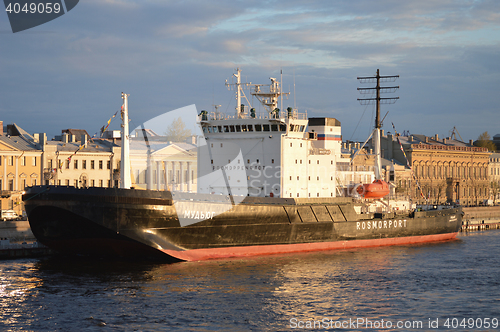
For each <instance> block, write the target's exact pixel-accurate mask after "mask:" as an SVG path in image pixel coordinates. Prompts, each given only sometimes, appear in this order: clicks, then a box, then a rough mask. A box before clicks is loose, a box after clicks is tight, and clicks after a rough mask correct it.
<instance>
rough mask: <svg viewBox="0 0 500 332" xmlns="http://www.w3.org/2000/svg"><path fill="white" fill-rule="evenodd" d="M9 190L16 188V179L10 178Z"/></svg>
mask: <svg viewBox="0 0 500 332" xmlns="http://www.w3.org/2000/svg"><path fill="white" fill-rule="evenodd" d="M9 190H10V191H13V190H14V179H9Z"/></svg>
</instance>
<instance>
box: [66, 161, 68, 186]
mask: <svg viewBox="0 0 500 332" xmlns="http://www.w3.org/2000/svg"><path fill="white" fill-rule="evenodd" d="M66 169H69V159H66ZM68 185H69V183H68Z"/></svg>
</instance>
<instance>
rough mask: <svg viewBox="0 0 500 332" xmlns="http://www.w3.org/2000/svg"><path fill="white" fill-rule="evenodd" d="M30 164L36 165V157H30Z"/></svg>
mask: <svg viewBox="0 0 500 332" xmlns="http://www.w3.org/2000/svg"><path fill="white" fill-rule="evenodd" d="M31 166H36V157H33V158H32V159H31Z"/></svg>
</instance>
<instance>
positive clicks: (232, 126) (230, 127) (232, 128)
mask: <svg viewBox="0 0 500 332" xmlns="http://www.w3.org/2000/svg"><path fill="white" fill-rule="evenodd" d="M229 129H230V130H231V132H232V133H234V125H230V126H229Z"/></svg>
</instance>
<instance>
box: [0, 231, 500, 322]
mask: <svg viewBox="0 0 500 332" xmlns="http://www.w3.org/2000/svg"><path fill="white" fill-rule="evenodd" d="M497 235H500V232H497ZM466 240H467V241H465V240H458V241H453V242H446V243H437V244H428V245H420V246H407V247H404V246H401V247H387V248H376V249H363V250H350V251H332V252H318V253H305V254H296V255H282V256H280V255H275V256H264V257H254V258H249V259H228V260H218V261H207V262H192V263H178V264H143V263H137V262H113V261H111V262H110V261H96V260H80V259H77V260H73V259H61V258H60V257H54V258H51V259H44V260H18V261H4V262H0V272H1V274H0V296H1V309H2V310H1V311H0V330H5V329H11V330H21V329H30V330H56V329H63V330H82V329H91V330H92V329H94V328H96V327H103V326H106V327H108V328H111V329H116V330H134V329H137V330H164V331H172V330H178V331H186V330H196V331H214V330H217V331H248V330H256V331H277V330H289V326H290V320H291V319H292V318H296V319H300V320H311V319H319V320H321V319H323V318H329V319H332V320H334V321H335V320H343V319H349V318H355V317H365V318H368V319H372V320H376V319H386V320H387V319H391V320H397V319H415V320H425V321H427V319H428V318H432V317H444V316H445V315H448V316H449V315H450V314H460V313H462V314H463V313H464V312H465V311H466V312H467V313H468V314H470V315H476V316H477V317H479V316H478V315H483V316H484V315H486V314H487V315H494V314H495V313H494V312H493V311H494V310H495V309H494V308H496V307H497V306H495V304H498V301H500V298H499V296H498V294H499V291H500V282H499V281H498V278H497V276H498V273H500V268H499V266H500V264H499V258H498V257H497V256H498V255H491V253H492V252H495V250H498V248H499V247H500V241H499V238H498V236H497V237H495V236H491V237H490V236H489V235H487V236H482V237H481V236H479V235H471V236H468V237H467V238H466ZM471 285H474V287H471ZM3 327H5V328H3Z"/></svg>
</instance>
